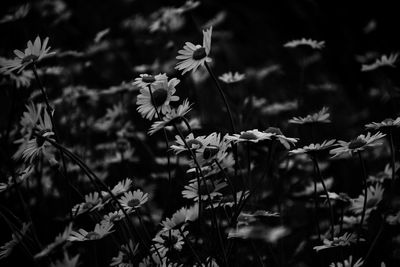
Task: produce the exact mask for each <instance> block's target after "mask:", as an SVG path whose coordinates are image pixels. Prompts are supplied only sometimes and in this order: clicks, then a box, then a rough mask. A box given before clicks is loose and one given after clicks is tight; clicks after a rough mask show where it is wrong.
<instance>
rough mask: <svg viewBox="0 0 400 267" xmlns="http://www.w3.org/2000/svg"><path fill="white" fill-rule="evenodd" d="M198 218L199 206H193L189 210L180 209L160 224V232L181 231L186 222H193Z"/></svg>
mask: <svg viewBox="0 0 400 267" xmlns="http://www.w3.org/2000/svg"><path fill="white" fill-rule="evenodd" d="M198 217H199V206H198V204H195V205H194V206H192V207H190V208H185V207H183V208H181V209H179V210H178V211H176V212H175V213H174V214H173V215H172V217H171V218H167V219H166V220H164V221H163V222H162V223H161V224H162V226H163V229H162V231H168V230H177V229H182V227H184V226H185V225H186V224H187V223H188V222H193V221H195V220H197V218H198Z"/></svg>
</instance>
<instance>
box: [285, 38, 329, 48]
mask: <svg viewBox="0 0 400 267" xmlns="http://www.w3.org/2000/svg"><path fill="white" fill-rule="evenodd" d="M283 46H284V47H287V48H295V47H298V46H308V47H311V48H312V49H314V50H321V49H322V48H324V46H325V41H320V42H318V41H315V40H312V39H306V38H302V39H299V40H293V41H290V42H287V43H286V44H284V45H283Z"/></svg>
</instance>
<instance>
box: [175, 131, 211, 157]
mask: <svg viewBox="0 0 400 267" xmlns="http://www.w3.org/2000/svg"><path fill="white" fill-rule="evenodd" d="M185 141H186V143H187V144H188V146H189V148H190V149H191V150H192V151H193V152H194V153H196V152H197V151H198V150H200V149H202V148H203V147H204V146H205V136H198V137H194V134H193V133H190V134H189V135H188V136H186V137H185ZM175 142H176V144H175V145H172V146H171V149H172V150H173V151H174V152H175V154H180V153H182V152H185V151H187V147H186V145H185V142H184V141H183V139H182V138H181V137H180V136H179V135H176V136H175Z"/></svg>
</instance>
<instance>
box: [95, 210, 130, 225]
mask: <svg viewBox="0 0 400 267" xmlns="http://www.w3.org/2000/svg"><path fill="white" fill-rule="evenodd" d="M123 218H125V215H124V213H123V211H122V210H116V211H113V212H109V213H108V214H106V215H104V216H103V220H101V224H103V223H107V222H110V223H114V222H117V221H120V220H122V219H123Z"/></svg>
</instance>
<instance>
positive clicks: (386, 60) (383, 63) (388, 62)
mask: <svg viewBox="0 0 400 267" xmlns="http://www.w3.org/2000/svg"><path fill="white" fill-rule="evenodd" d="M398 57H399V54H398V53H392V54H390V55H389V56H387V55H382V56H381V58H379V59H377V60H376V61H375V62H374V63H372V64H363V65H362V66H361V71H364V72H365V71H372V70H376V69H378V68H380V67H392V68H394V67H396V66H395V65H394V63H396V61H397V58H398Z"/></svg>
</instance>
